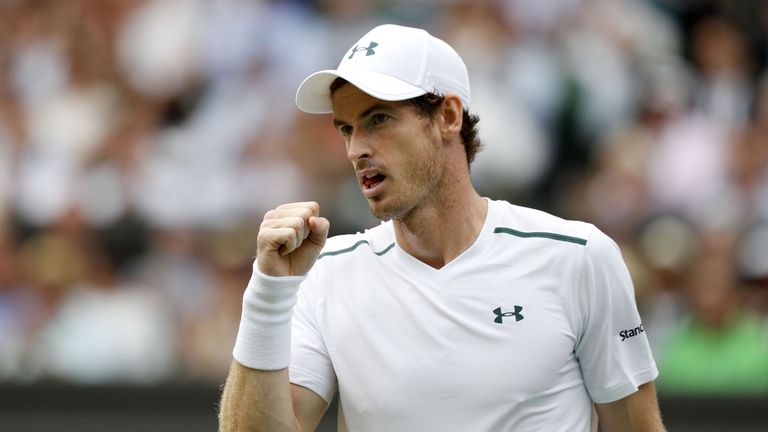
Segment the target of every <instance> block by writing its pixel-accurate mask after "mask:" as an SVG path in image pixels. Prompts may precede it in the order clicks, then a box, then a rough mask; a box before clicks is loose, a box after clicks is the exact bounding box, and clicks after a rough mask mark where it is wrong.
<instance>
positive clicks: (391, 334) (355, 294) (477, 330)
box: [221, 25, 663, 432]
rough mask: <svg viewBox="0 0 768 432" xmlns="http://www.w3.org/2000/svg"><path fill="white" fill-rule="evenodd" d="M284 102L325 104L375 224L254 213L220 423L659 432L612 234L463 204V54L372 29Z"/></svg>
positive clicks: (230, 427) (469, 126) (469, 140)
mask: <svg viewBox="0 0 768 432" xmlns="http://www.w3.org/2000/svg"><path fill="white" fill-rule="evenodd" d="M296 102H297V105H298V106H299V108H301V109H302V110H304V111H307V112H310V113H332V114H333V123H334V125H335V126H336V128H337V129H338V130H339V132H340V133H341V135H342V136H343V137H344V140H345V142H346V148H347V155H348V157H349V160H350V161H351V162H352V165H353V167H354V169H355V173H356V175H357V179H358V182H359V184H360V188H361V189H362V192H363V194H364V195H365V197H366V199H367V200H368V203H369V205H370V208H371V211H372V212H373V214H374V215H376V216H377V217H379V218H381V219H384V220H386V222H383V223H382V224H381V225H379V226H378V227H376V228H373V229H370V230H367V231H366V232H365V233H362V234H360V233H358V234H356V235H346V236H338V237H334V238H331V239H328V241H327V242H326V236H327V233H328V229H329V222H328V220H326V219H324V218H322V217H321V216H320V209H319V207H318V205H317V204H316V203H312V202H310V203H292V204H286V205H282V206H279V207H278V208H276V209H274V210H271V211H269V212H268V213H267V214H266V215H265V217H264V221H263V222H262V224H261V229H260V231H259V235H258V240H257V249H258V258H257V261H256V263H255V264H254V273H253V277H252V278H251V281H250V282H249V284H248V288H247V289H246V292H245V295H244V301H243V316H242V320H241V324H240V331H239V334H238V339H237V342H236V344H235V349H234V357H235V360H236V361H235V362H234V363H233V365H232V369H231V371H230V375H229V377H228V380H227V384H226V386H225V389H224V394H223V397H222V406H221V428H222V430H227V431H234V430H238V431H243V430H264V431H280V430H298V431H311V430H314V429H315V428H316V427H317V424H318V422H319V421H320V419H321V417H322V415H323V413H324V411H325V409H326V408H327V406H328V403H329V402H330V401H331V399H332V398H333V396H334V394H335V393H336V391H338V393H339V398H340V410H339V414H340V415H339V422H340V424H341V426H340V428H341V430H350V431H366V432H371V431H433V430H435V431H437V430H439V431H513V430H514V431H547V432H551V431H588V430H590V428H591V424H590V423H591V421H592V412H593V411H592V406H593V405H592V404H593V403H595V404H596V409H597V412H598V413H599V418H600V421H601V423H602V427H603V429H604V430H605V431H662V430H663V426H662V425H661V420H660V416H659V412H658V407H657V402H656V398H655V392H654V388H653V383H652V381H653V380H654V379H655V378H656V376H657V375H658V372H657V370H656V366H655V363H654V361H653V358H652V356H651V353H650V349H649V347H648V342H647V340H646V336H645V334H644V332H643V326H642V324H641V322H640V317H639V316H638V313H637V309H636V306H635V302H634V295H633V289H632V285H631V282H630V279H629V275H628V273H627V270H626V267H625V265H624V263H623V261H622V259H621V256H620V252H619V251H618V248H617V247H616V245H615V244H614V243H613V242H612V241H611V240H610V239H609V238H608V237H607V236H605V235H604V234H602V233H601V232H600V231H598V230H597V229H596V228H595V227H594V226H592V225H589V224H586V223H582V222H573V221H565V220H562V219H559V218H556V217H554V216H551V215H548V214H546V213H543V212H539V211H536V210H531V209H526V208H522V207H517V206H513V205H511V204H509V203H506V202H503V201H492V200H489V199H486V198H482V197H480V196H479V195H478V194H477V192H475V190H474V188H473V187H472V184H471V182H470V176H469V163H470V162H471V160H472V158H473V157H474V154H475V152H476V151H477V148H478V143H477V138H476V136H475V135H476V132H477V131H476V127H475V124H476V122H477V118H476V117H475V116H471V115H469V113H468V111H467V107H468V106H469V102H470V91H469V80H468V78H467V71H466V67H465V65H464V63H463V62H462V60H461V58H460V57H459V56H458V54H457V53H456V52H455V51H454V50H453V49H452V48H451V47H450V46H448V45H447V44H446V43H445V42H443V41H441V40H439V39H437V38H434V37H432V36H430V35H429V34H428V33H427V32H425V31H424V30H419V29H413V28H407V27H400V26H394V25H384V26H380V27H376V28H375V29H373V30H371V31H370V32H369V33H368V34H366V35H365V36H363V38H362V39H360V41H358V42H357V43H356V44H355V45H353V46H352V47H351V49H350V50H349V51H348V52H347V53H345V54H344V57H343V58H342V61H341V63H340V65H339V68H338V69H337V70H333V71H321V72H317V73H315V74H313V75H310V76H309V77H308V78H307V79H306V80H305V81H304V83H302V85H301V87H300V88H299V90H298V93H297V97H296Z"/></svg>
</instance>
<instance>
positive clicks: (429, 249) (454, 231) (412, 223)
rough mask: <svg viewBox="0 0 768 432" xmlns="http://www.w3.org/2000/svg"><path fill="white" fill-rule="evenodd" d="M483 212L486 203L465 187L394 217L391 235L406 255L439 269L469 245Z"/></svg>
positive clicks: (480, 221) (483, 218)
mask: <svg viewBox="0 0 768 432" xmlns="http://www.w3.org/2000/svg"><path fill="white" fill-rule="evenodd" d="M487 213H488V202H487V201H486V200H485V199H484V198H482V197H481V196H480V195H478V194H477V192H475V190H474V188H472V187H471V186H469V187H468V188H464V193H460V194H455V195H452V196H450V197H445V198H443V199H435V200H433V202H432V203H431V204H430V205H425V206H423V207H419V208H418V209H415V211H414V213H413V214H411V215H409V216H408V217H407V218H403V219H396V220H395V221H394V228H395V238H396V239H397V244H398V246H400V248H402V249H403V250H404V251H406V252H407V253H408V254H410V255H411V256H413V257H415V258H416V259H418V260H419V261H422V262H424V263H425V264H427V265H429V266H431V267H434V268H438V269H439V268H442V267H443V266H445V265H446V264H448V263H449V262H450V261H452V260H453V259H454V258H456V257H457V256H459V255H461V253H462V252H464V251H465V250H467V249H468V248H469V247H470V246H472V244H473V243H474V242H475V240H476V239H477V237H478V235H479V234H480V230H481V229H482V228H483V224H484V223H485V218H486V215H487Z"/></svg>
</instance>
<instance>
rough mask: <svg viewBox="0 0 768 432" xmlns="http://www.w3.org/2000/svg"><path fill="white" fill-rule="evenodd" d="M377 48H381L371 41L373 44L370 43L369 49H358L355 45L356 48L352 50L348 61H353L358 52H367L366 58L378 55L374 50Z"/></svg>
mask: <svg viewBox="0 0 768 432" xmlns="http://www.w3.org/2000/svg"><path fill="white" fill-rule="evenodd" d="M377 46H379V44H377V43H376V42H374V41H371V43H369V44H368V46H367V47H358V46H357V45H355V47H354V48H352V52H351V53H349V57H347V60H349V59H351V58H352V57H353V56H354V55H355V54H357V52H358V51H365V55H366V56H372V55H374V54H376V51H374V50H373V49H374V48H376V47H377Z"/></svg>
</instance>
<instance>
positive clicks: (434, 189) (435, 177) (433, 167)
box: [369, 153, 443, 223]
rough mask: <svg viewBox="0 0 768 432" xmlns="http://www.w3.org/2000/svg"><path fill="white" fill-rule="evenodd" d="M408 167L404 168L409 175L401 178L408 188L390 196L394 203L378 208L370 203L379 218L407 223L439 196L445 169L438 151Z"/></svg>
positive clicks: (372, 210) (374, 214) (374, 213)
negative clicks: (443, 169) (437, 155)
mask: <svg viewBox="0 0 768 432" xmlns="http://www.w3.org/2000/svg"><path fill="white" fill-rule="evenodd" d="M408 168H410V169H407V170H404V172H406V173H407V175H405V176H404V177H400V178H399V180H400V182H401V184H403V185H404V187H405V188H406V189H405V190H401V191H399V192H395V193H397V194H398V195H395V196H391V197H390V200H392V201H394V202H393V203H391V204H390V205H389V206H387V207H383V208H376V207H374V205H373V203H369V206H370V209H371V213H372V214H373V216H374V217H376V218H377V219H380V220H382V221H388V220H394V221H399V222H406V223H407V222H408V221H409V220H411V219H413V218H414V217H415V216H416V215H417V214H418V211H419V209H420V208H423V207H424V206H425V205H428V204H429V202H430V201H431V200H432V199H434V198H435V197H436V196H437V194H438V192H439V191H438V189H439V185H440V184H441V182H442V174H443V171H442V169H441V168H440V165H439V162H438V158H437V157H436V153H435V154H432V155H430V156H429V157H425V158H423V159H422V161H421V162H420V163H415V164H413V165H412V166H410V167H408ZM374 201H375V199H374Z"/></svg>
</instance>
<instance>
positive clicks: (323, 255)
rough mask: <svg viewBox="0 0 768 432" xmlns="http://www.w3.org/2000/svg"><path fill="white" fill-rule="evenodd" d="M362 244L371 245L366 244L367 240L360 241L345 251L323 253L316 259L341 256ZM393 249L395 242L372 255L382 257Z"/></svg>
mask: <svg viewBox="0 0 768 432" xmlns="http://www.w3.org/2000/svg"><path fill="white" fill-rule="evenodd" d="M363 243H365V244H367V245H368V246H370V245H371V244H370V243H368V240H360V241H359V242H357V243H355V244H353V245H352V246H350V247H348V248H346V249H340V250H337V251H330V252H323V253H321V254H320V255H318V257H317V259H320V258H323V257H326V256H333V255H341V254H345V253H347V252H352V251H353V250H355V249H357V247H358V246H360V245H361V244H363ZM393 247H395V242H392V244H390V245H389V246H387V247H385V248H384V250H382V251H380V252H374V254H376V255H378V256H382V255H384V254H385V253H387V252H389V251H390V250H391V249H392V248H393Z"/></svg>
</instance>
